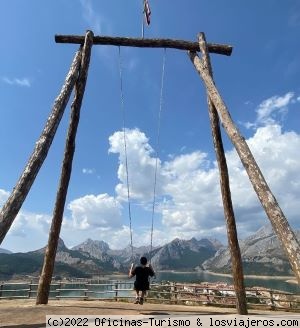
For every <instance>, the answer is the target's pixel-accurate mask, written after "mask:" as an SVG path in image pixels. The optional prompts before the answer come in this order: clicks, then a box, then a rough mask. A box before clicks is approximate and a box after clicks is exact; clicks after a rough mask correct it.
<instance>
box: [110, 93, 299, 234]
mask: <svg viewBox="0 0 300 328" xmlns="http://www.w3.org/2000/svg"><path fill="white" fill-rule="evenodd" d="M289 99H290V98H289V97H288V96H287V97H283V98H282V99H273V105H272V106H275V107H278V108H281V107H282V106H284V105H285V104H287V103H288V102H289ZM268 104H269V103H266V107H267V105H268ZM126 136H127V138H128V140H129V141H128V145H129V146H128V148H129V154H128V160H129V161H130V162H131V161H132V162H133V163H131V164H130V165H129V168H130V170H129V172H131V173H130V174H131V176H132V179H134V180H135V181H134V182H133V183H132V189H133V192H132V197H133V198H135V199H143V200H144V201H147V200H148V201H150V200H151V197H149V195H150V194H151V184H152V183H151V180H152V177H153V175H152V174H153V170H154V164H153V160H154V158H153V157H152V155H153V149H152V148H151V146H150V145H149V140H148V139H147V137H146V136H145V134H144V133H142V132H141V131H139V130H137V129H135V130H127V132H126ZM122 137H123V136H122V133H121V132H116V133H114V135H113V136H111V138H110V145H111V148H110V152H113V153H119V160H120V165H119V170H118V177H119V179H120V181H121V183H120V184H119V185H118V187H117V189H116V190H117V192H118V193H119V195H120V194H121V195H123V193H125V182H126V180H125V171H124V170H125V169H124V151H123V149H122V147H123V146H122V143H123V141H122ZM247 142H248V144H249V146H250V148H251V150H252V152H253V154H254V156H255V158H256V160H257V162H258V164H259V165H260V167H261V170H262V171H263V173H264V175H265V178H266V180H267V182H268V183H269V185H270V187H271V190H272V191H273V193H274V194H275V197H276V198H277V199H278V201H279V204H280V205H281V207H282V209H283V210H284V212H285V214H286V216H287V218H288V220H289V222H290V223H291V224H292V226H296V227H297V228H300V226H299V224H298V225H297V215H298V214H297V212H299V205H297V204H298V202H297V199H299V197H300V183H299V180H300V176H299V174H300V173H299V172H300V159H299V156H298V155H297V154H298V149H299V148H300V136H299V135H298V134H296V133H295V132H282V130H281V127H280V126H279V125H267V126H263V127H260V128H258V129H257V131H256V133H255V134H254V135H253V137H251V138H249V139H248V140H247ZM226 157H227V162H228V167H229V172H230V183H231V193H232V200H233V205H234V210H235V215H236V221H237V224H238V227H239V232H240V236H241V237H245V236H247V235H248V234H249V233H250V232H253V231H255V230H256V229H257V228H259V227H260V226H261V225H263V224H265V223H266V222H267V221H266V220H267V218H266V215H265V213H264V211H263V210H262V207H261V204H260V203H259V201H258V199H257V196H256V194H255V192H254V190H253V187H252V185H251V183H250V181H249V178H248V175H247V174H246V172H245V170H244V168H243V166H242V164H241V162H240V159H239V157H238V155H237V153H236V151H235V150H231V151H228V152H227V153H226ZM159 163H160V165H159V167H160V172H159V176H160V177H161V186H160V192H159V196H162V197H161V198H160V199H159V201H158V204H157V206H156V211H157V212H158V213H157V215H160V216H161V223H162V225H163V226H162V231H167V235H168V236H169V238H173V237H176V236H185V237H187V238H188V237H189V238H191V237H193V236H196V237H205V236H219V237H221V236H222V237H223V238H224V236H225V233H226V229H225V223H224V218H223V217H224V214H223V205H222V201H221V195H220V186H219V172H218V169H217V166H216V163H215V162H213V161H212V160H210V159H209V158H208V156H207V154H205V153H202V152H200V151H197V152H193V153H189V154H184V155H179V156H173V157H172V159H171V160H169V161H168V162H164V163H161V162H159ZM150 173H151V174H150ZM120 191H122V192H120ZM147 195H148V197H147ZM123 196H124V195H123ZM164 197H165V199H167V200H165V201H164V203H160V201H161V199H163V198H164ZM121 199H122V200H123V201H125V196H124V197H121V198H120V200H121ZM142 205H145V204H142Z"/></svg>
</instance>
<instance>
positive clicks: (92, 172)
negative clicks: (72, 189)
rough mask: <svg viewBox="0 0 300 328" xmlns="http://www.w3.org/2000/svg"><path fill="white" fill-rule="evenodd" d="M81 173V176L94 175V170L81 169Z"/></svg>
mask: <svg viewBox="0 0 300 328" xmlns="http://www.w3.org/2000/svg"><path fill="white" fill-rule="evenodd" d="M82 173H83V174H95V173H96V170H95V169H90V168H83V169H82Z"/></svg>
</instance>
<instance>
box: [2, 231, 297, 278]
mask: <svg viewBox="0 0 300 328" xmlns="http://www.w3.org/2000/svg"><path fill="white" fill-rule="evenodd" d="M296 234H297V236H298V238H299V239H300V232H297V233H296ZM239 244H240V249H241V254H242V259H243V266H244V273H245V274H257V275H288V274H291V273H292V272H291V268H290V265H289V262H288V260H287V257H286V256H285V254H284V253H283V251H282V249H281V247H280V244H279V241H278V239H277V237H276V236H275V234H274V232H273V230H272V228H271V226H269V225H267V226H264V227H262V228H261V229H260V230H258V231H257V232H256V233H255V234H253V235H252V236H250V237H248V238H247V239H245V240H241V241H240V242H239ZM8 252H9V251H7V250H5V252H2V251H1V252H0V279H2V280H8V279H11V278H13V277H24V276H25V275H30V276H38V275H39V273H40V270H41V267H42V263H43V257H44V253H45V247H44V248H41V249H38V250H36V251H32V252H27V253H11V254H9V253H8ZM141 256H146V257H148V258H151V263H152V265H153V267H154V268H155V270H158V271H159V270H178V271H179V270H180V271H193V270H207V271H212V272H220V273H231V264H230V262H231V261H230V252H229V249H228V248H226V247H224V246H223V245H222V244H221V243H220V242H219V241H218V240H216V239H205V238H204V239H200V240H197V239H196V238H192V239H190V240H182V239H178V238H176V239H174V240H172V241H171V242H170V243H167V244H165V245H163V246H158V247H154V248H153V249H152V250H151V249H150V246H142V247H133V249H131V247H130V246H127V247H125V248H124V249H121V250H112V249H110V247H109V245H108V244H107V243H106V242H104V241H99V240H92V239H87V240H86V241H84V242H83V243H81V244H79V245H77V246H75V247H72V248H71V249H69V248H67V247H66V245H65V244H64V242H63V240H61V239H60V240H59V244H58V248H57V254H56V259H55V261H56V264H55V272H54V276H55V277H56V278H58V279H59V278H62V277H82V278H87V277H93V276H99V275H103V274H111V273H127V272H128V268H129V266H130V264H131V263H132V262H134V263H136V264H137V263H138V262H139V258H140V257H141Z"/></svg>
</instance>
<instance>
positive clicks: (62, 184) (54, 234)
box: [36, 31, 93, 304]
mask: <svg viewBox="0 0 300 328" xmlns="http://www.w3.org/2000/svg"><path fill="white" fill-rule="evenodd" d="M92 42H93V32H91V31H88V32H87V33H86V41H85V44H84V46H83V49H82V60H81V66H80V73H79V77H78V80H77V81H76V85H75V95H74V100H73V103H72V105H71V118H70V124H69V129H68V134H67V139H66V145H65V154H64V160H63V164H62V169H61V177H60V181H59V187H58V191H57V195H56V201H55V206H54V211H53V219H52V224H51V228H50V233H49V239H48V245H47V248H46V251H45V256H44V264H43V269H42V274H41V277H40V281H39V286H38V291H37V299H36V304H47V303H48V298H49V290H50V284H51V279H52V274H53V270H54V263H55V256H56V250H57V245H58V239H59V234H60V229H61V224H62V219H63V212H64V207H65V201H66V196H67V191H68V186H69V181H70V177H71V172H72V161H73V156H74V152H75V138H76V132H77V127H78V123H79V117H80V108H81V104H82V99H83V95H84V90H85V85H86V80H87V75H88V67H89V62H90V55H91V47H92V44H93V43H92Z"/></svg>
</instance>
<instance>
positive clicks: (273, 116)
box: [256, 92, 295, 124]
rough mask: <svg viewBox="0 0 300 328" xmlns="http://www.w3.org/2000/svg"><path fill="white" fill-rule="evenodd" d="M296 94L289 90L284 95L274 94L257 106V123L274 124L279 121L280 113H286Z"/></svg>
mask: <svg viewBox="0 0 300 328" xmlns="http://www.w3.org/2000/svg"><path fill="white" fill-rule="evenodd" d="M294 96H295V94H294V93H293V92H288V93H287V94H285V95H284V96H282V97H280V96H273V97H271V98H269V99H266V100H264V101H263V102H262V103H261V104H260V105H259V106H258V108H257V110H256V113H257V123H258V124H274V123H275V122H277V118H278V116H277V115H278V114H279V115H284V114H286V113H287V110H288V109H287V106H288V105H289V104H290V103H291V101H292V99H293V98H294Z"/></svg>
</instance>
